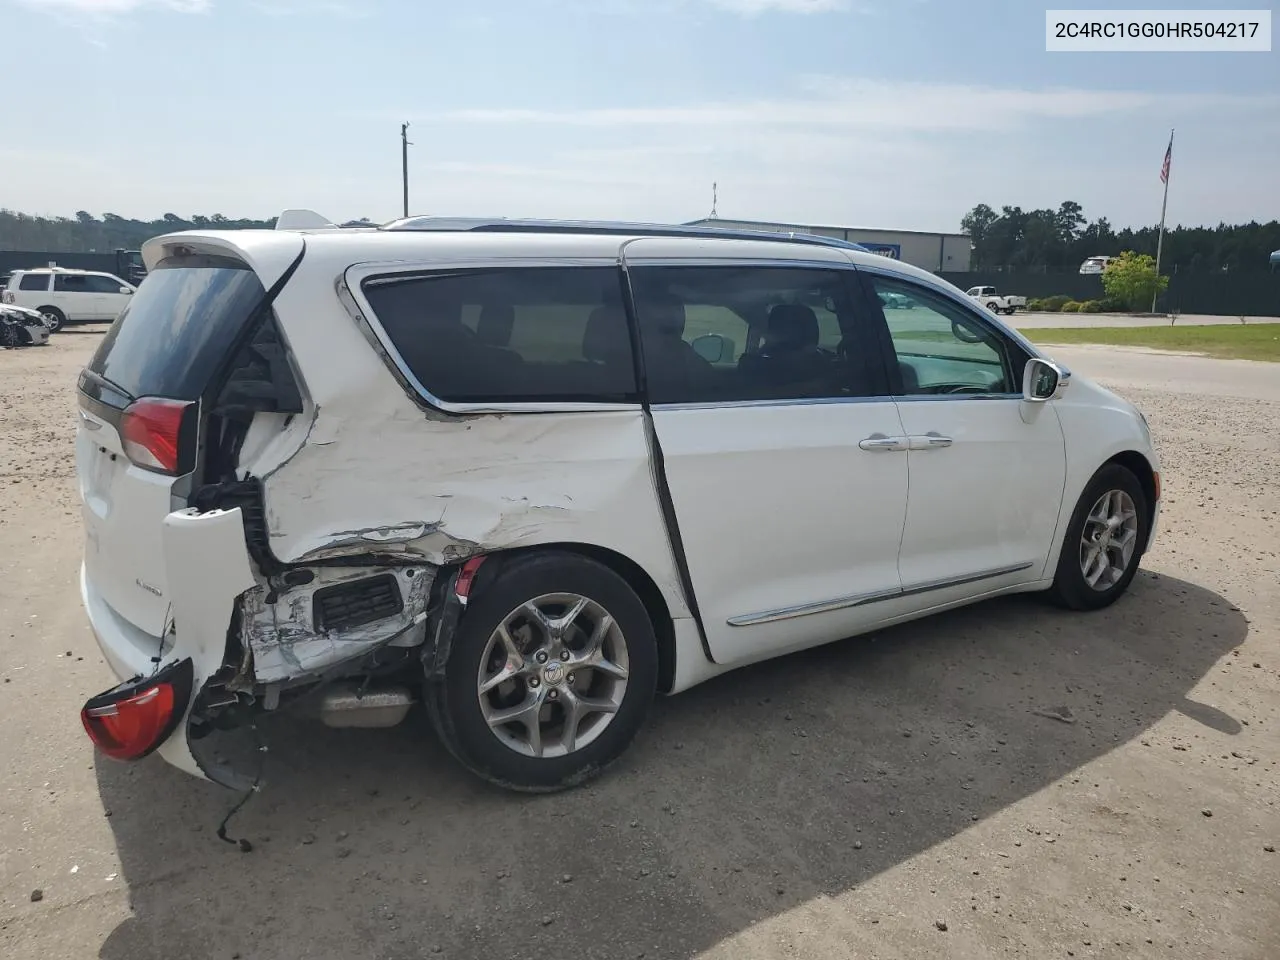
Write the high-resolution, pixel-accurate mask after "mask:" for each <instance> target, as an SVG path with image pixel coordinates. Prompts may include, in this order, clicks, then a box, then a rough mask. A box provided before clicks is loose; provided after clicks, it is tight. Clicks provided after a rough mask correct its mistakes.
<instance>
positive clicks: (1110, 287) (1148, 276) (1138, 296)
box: [1102, 250, 1169, 310]
mask: <svg viewBox="0 0 1280 960" xmlns="http://www.w3.org/2000/svg"><path fill="white" fill-rule="evenodd" d="M1168 286H1169V278H1168V277H1163V276H1161V275H1160V274H1159V273H1157V272H1156V262H1155V259H1154V258H1153V257H1150V256H1148V255H1147V254H1145V253H1134V252H1133V251H1132V250H1126V251H1125V252H1124V253H1122V254H1120V256H1118V257H1116V258H1114V259H1113V260H1112V261H1111V262H1110V263H1108V264H1107V267H1106V269H1105V270H1103V271H1102V287H1103V289H1104V290H1106V291H1107V296H1108V297H1109V298H1111V299H1114V300H1119V301H1120V302H1121V303H1123V304H1124V305H1125V306H1126V307H1128V308H1129V309H1130V310H1150V309H1151V301H1152V300H1153V299H1154V298H1155V296H1156V294H1157V293H1163V292H1164V291H1165V289H1166V288H1167V287H1168Z"/></svg>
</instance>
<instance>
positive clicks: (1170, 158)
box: [1160, 137, 1173, 183]
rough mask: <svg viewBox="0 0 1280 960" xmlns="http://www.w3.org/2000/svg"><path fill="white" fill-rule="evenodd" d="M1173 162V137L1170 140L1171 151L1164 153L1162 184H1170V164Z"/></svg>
mask: <svg viewBox="0 0 1280 960" xmlns="http://www.w3.org/2000/svg"><path fill="white" fill-rule="evenodd" d="M1172 162H1173V137H1170V138H1169V149H1168V150H1166V151H1165V152H1164V166H1162V167H1161V168H1160V182H1161V183H1168V182H1169V164H1171V163H1172Z"/></svg>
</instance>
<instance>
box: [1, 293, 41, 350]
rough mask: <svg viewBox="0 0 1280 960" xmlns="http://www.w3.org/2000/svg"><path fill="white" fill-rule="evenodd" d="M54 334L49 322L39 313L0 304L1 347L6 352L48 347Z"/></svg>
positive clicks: (8, 304)
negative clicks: (19, 348)
mask: <svg viewBox="0 0 1280 960" xmlns="http://www.w3.org/2000/svg"><path fill="white" fill-rule="evenodd" d="M52 332H53V330H52V327H51V325H50V324H49V322H48V321H47V320H46V319H45V318H44V317H43V316H42V315H41V314H40V313H38V312H37V311H35V310H28V309H27V308H26V307H19V306H15V305H13V304H10V303H0V346H3V347H4V348H5V349H6V350H13V349H16V348H18V347H43V346H47V345H48V343H49V334H50V333H52Z"/></svg>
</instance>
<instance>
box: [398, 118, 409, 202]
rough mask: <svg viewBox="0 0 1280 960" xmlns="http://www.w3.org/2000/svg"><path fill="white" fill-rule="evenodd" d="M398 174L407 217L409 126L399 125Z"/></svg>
mask: <svg viewBox="0 0 1280 960" xmlns="http://www.w3.org/2000/svg"><path fill="white" fill-rule="evenodd" d="M400 174H401V179H402V180H403V181H404V215H405V216H406V217H408V216H409V124H407V123H402V124H400Z"/></svg>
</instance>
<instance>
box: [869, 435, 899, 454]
mask: <svg viewBox="0 0 1280 960" xmlns="http://www.w3.org/2000/svg"><path fill="white" fill-rule="evenodd" d="M858 446H859V447H861V448H862V449H863V450H871V451H881V452H889V451H893V450H906V449H907V447H908V438H907V437H886V436H885V435H884V434H883V433H873V434H872V435H871V436H869V437H867V438H866V439H865V440H859V441H858Z"/></svg>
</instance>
